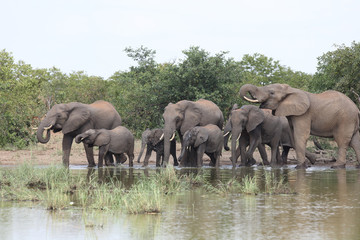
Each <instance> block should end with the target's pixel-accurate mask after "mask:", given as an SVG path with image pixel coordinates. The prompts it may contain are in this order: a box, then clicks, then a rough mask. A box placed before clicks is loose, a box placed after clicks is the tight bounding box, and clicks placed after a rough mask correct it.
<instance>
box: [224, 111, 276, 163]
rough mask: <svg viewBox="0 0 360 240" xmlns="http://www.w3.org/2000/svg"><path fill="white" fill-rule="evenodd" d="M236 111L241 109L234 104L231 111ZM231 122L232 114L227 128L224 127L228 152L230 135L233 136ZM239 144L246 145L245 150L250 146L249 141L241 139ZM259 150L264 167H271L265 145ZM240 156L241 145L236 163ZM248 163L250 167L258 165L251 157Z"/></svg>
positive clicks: (260, 145) (225, 144)
mask: <svg viewBox="0 0 360 240" xmlns="http://www.w3.org/2000/svg"><path fill="white" fill-rule="evenodd" d="M236 109H239V107H238V105H237V104H234V105H233V107H232V109H231V111H233V110H236ZM230 120H231V113H230V116H229V118H228V120H227V121H226V124H225V127H224V149H225V150H226V151H229V150H230V148H229V146H228V142H229V138H230V135H231V121H230ZM244 137H245V135H244V136H240V139H241V138H244ZM239 142H241V143H242V144H246V146H244V147H243V148H245V149H246V148H247V147H248V144H249V143H248V141H244V140H243V139H241V140H240V141H239ZM257 148H258V150H259V153H260V156H261V159H262V161H263V164H264V165H269V161H268V158H267V154H266V150H265V146H264V144H262V143H260V144H259V145H258V146H257ZM239 156H240V145H239V146H238V148H237V149H236V159H235V163H236V161H237V159H238V157H239ZM230 160H231V161H232V157H230ZM248 163H249V165H253V164H255V163H256V160H255V159H254V158H253V157H252V156H251V157H250V159H249V162H248Z"/></svg>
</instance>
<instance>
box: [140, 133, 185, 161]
mask: <svg viewBox="0 0 360 240" xmlns="http://www.w3.org/2000/svg"><path fill="white" fill-rule="evenodd" d="M145 145H146V146H147V147H146V154H145V159H144V165H143V166H147V165H148V164H149V158H150V156H151V152H152V151H155V152H156V166H157V167H160V160H162V161H161V164H163V163H162V162H163V161H164V130H163V129H161V128H155V129H152V130H150V129H146V130H145V131H144V132H143V134H142V136H141V150H140V154H139V157H138V160H137V161H138V163H139V162H140V159H141V156H142V154H143V152H144V150H145ZM170 154H171V155H172V156H173V158H174V166H177V165H179V164H178V161H177V158H176V141H175V139H173V140H171V141H170Z"/></svg>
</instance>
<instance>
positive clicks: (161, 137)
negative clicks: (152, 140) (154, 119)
mask: <svg viewBox="0 0 360 240" xmlns="http://www.w3.org/2000/svg"><path fill="white" fill-rule="evenodd" d="M163 139H164V134H162V135H161V136H160V138H159V141H161V140H163ZM170 141H171V140H170Z"/></svg>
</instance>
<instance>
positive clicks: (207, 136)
mask: <svg viewBox="0 0 360 240" xmlns="http://www.w3.org/2000/svg"><path fill="white" fill-rule="evenodd" d="M223 141H224V138H223V134H222V132H221V130H220V128H219V127H218V126H216V125H214V124H208V125H205V126H197V127H193V128H192V129H189V130H187V131H186V132H185V134H184V139H183V144H182V148H181V154H180V157H179V161H180V165H183V164H184V159H183V156H184V154H185V151H187V150H189V148H190V149H191V148H192V149H193V150H194V151H195V152H196V165H197V167H201V166H202V164H203V161H202V157H203V155H204V153H206V154H207V155H208V156H209V157H210V159H211V164H212V165H213V166H216V167H219V164H220V156H221V151H222V147H223V144H224V143H223ZM191 160H192V159H191ZM185 165H186V164H185Z"/></svg>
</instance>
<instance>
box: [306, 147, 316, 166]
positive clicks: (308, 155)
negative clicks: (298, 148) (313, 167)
mask: <svg viewBox="0 0 360 240" xmlns="http://www.w3.org/2000/svg"><path fill="white" fill-rule="evenodd" d="M305 157H306V158H307V159H309V161H310V162H311V164H315V162H316V155H315V154H313V153H311V152H309V151H307V150H305Z"/></svg>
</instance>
